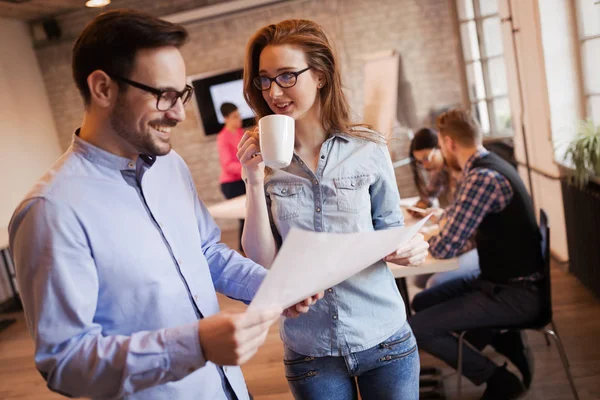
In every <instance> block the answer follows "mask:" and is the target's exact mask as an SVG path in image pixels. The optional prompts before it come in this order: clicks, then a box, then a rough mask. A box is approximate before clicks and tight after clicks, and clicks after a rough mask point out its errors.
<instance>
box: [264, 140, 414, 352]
mask: <svg viewBox="0 0 600 400" xmlns="http://www.w3.org/2000/svg"><path fill="white" fill-rule="evenodd" d="M265 191H266V197H267V208H268V210H269V218H270V221H271V225H272V230H273V232H274V234H275V237H276V239H277V240H278V241H281V239H283V240H285V237H286V235H287V234H288V232H289V231H290V229H291V228H292V227H293V226H294V227H297V228H301V229H306V230H312V231H315V232H343V233H347V232H368V231H373V230H379V229H387V228H391V227H399V226H402V225H403V224H404V218H403V216H402V212H401V210H400V196H399V194H398V187H397V185H396V178H395V175H394V169H393V166H392V162H391V159H390V155H389V152H388V150H387V148H386V147H385V146H384V145H379V144H376V143H373V142H369V141H365V140H361V139H356V138H352V137H349V136H346V135H333V136H331V137H330V138H328V139H327V140H326V141H325V143H323V145H322V146H321V151H320V154H319V159H318V165H317V170H316V173H313V172H312V171H311V170H310V168H308V167H307V166H306V165H305V164H304V162H303V161H302V160H301V159H300V158H299V157H298V156H297V155H294V157H293V160H292V163H291V164H290V166H288V167H286V168H284V169H280V170H277V169H275V170H272V171H271V173H270V174H268V175H267V178H266V180H265ZM365 250H366V249H365ZM306 251H310V249H309V248H307V249H306ZM337 251H344V249H338V250H337ZM339 268H344V266H343V265H340V266H339ZM405 322H406V312H405V309H404V303H403V301H402V297H401V296H400V294H399V292H398V288H397V286H396V283H395V281H394V278H393V275H392V273H391V272H390V270H389V269H388V267H387V266H386V264H385V262H383V261H379V262H377V263H375V264H374V265H372V266H371V267H369V268H367V269H365V270H364V271H362V272H360V273H358V274H356V275H354V276H353V277H351V278H350V279H348V280H346V281H344V282H342V283H341V284H339V285H337V286H335V287H333V288H331V289H329V290H327V291H325V297H324V298H323V299H322V300H320V301H318V302H317V303H316V304H315V305H314V306H312V307H311V309H310V311H309V312H308V313H307V314H303V315H301V316H300V317H298V318H296V319H286V320H283V321H282V325H281V335H282V339H283V341H284V343H285V345H286V346H288V347H289V348H290V349H292V350H294V351H295V352H297V353H300V354H304V355H308V356H315V357H323V356H338V355H347V354H349V353H353V352H357V351H362V350H366V349H369V348H371V347H373V346H375V345H377V344H379V343H381V342H382V341H383V340H385V339H387V338H389V337H390V336H392V335H393V334H394V333H395V332H396V331H398V330H399V329H400V328H401V327H402V326H403V325H404V323H405Z"/></svg>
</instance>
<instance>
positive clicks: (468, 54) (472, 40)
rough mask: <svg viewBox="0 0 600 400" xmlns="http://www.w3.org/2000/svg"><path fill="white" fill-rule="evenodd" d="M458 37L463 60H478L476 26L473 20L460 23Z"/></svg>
mask: <svg viewBox="0 0 600 400" xmlns="http://www.w3.org/2000/svg"><path fill="white" fill-rule="evenodd" d="M460 37H461V40H462V47H463V55H464V57H465V61H470V60H478V59H479V58H480V57H479V43H478V42H477V28H476V26H475V22H474V21H470V22H464V23H462V24H460Z"/></svg>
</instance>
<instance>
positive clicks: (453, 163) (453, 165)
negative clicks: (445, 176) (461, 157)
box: [444, 154, 462, 172]
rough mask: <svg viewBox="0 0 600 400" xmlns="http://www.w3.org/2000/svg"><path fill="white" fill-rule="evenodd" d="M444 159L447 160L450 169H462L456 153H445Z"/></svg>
mask: <svg viewBox="0 0 600 400" xmlns="http://www.w3.org/2000/svg"><path fill="white" fill-rule="evenodd" d="M444 161H445V163H446V165H447V166H448V167H449V168H450V169H452V170H454V171H456V172H460V171H462V168H461V167H460V165H459V164H458V159H457V158H456V156H455V155H453V154H444Z"/></svg>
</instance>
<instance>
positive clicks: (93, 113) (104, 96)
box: [9, 10, 318, 399]
mask: <svg viewBox="0 0 600 400" xmlns="http://www.w3.org/2000/svg"><path fill="white" fill-rule="evenodd" d="M186 39H187V32H186V31H185V29H184V28H182V27H180V26H177V25H174V24H171V23H168V22H165V21H162V20H159V19H156V18H154V17H151V16H148V15H146V14H142V13H136V12H131V11H119V10H116V11H111V12H108V13H105V14H102V15H100V16H98V17H96V18H95V19H94V20H93V21H92V22H90V23H89V24H88V25H87V27H86V28H85V30H84V31H83V33H82V34H81V35H80V37H79V38H78V39H77V42H76V43H75V46H74V48H73V76H74V78H75V82H76V84H77V87H78V89H79V91H80V92H81V94H82V97H83V100H84V104H85V112H84V117H83V123H82V125H81V128H80V129H77V130H76V131H75V134H74V136H73V143H72V144H71V146H70V147H69V149H68V150H67V152H66V153H65V154H64V155H63V156H62V157H61V158H60V160H58V162H57V163H56V164H55V165H54V166H53V167H52V168H51V169H50V171H49V172H48V173H47V174H45V175H44V177H43V178H42V179H41V180H40V181H39V182H38V184H37V185H36V186H35V187H34V188H33V189H32V191H31V192H30V193H29V194H28V195H27V196H26V198H25V200H24V201H23V202H22V203H21V204H20V205H19V207H18V208H17V210H16V212H15V214H14V216H13V219H12V221H11V224H10V228H9V230H10V247H11V251H12V254H13V256H14V259H15V266H16V269H17V277H18V281H19V287H20V292H21V296H22V300H23V304H24V309H25V316H26V319H27V323H28V326H29V328H30V332H31V333H32V335H33V337H34V339H35V344H36V349H35V361H36V366H37V368H38V370H39V371H40V373H41V374H42V376H43V377H44V379H46V381H47V382H48V387H49V388H50V389H51V390H53V391H56V392H59V393H61V394H64V395H67V396H70V397H92V398H125V397H127V398H129V399H247V398H248V391H247V389H246V386H245V383H244V379H243V376H242V374H241V371H240V369H239V367H227V366H228V365H238V364H242V363H244V362H245V361H247V360H248V359H249V358H250V357H252V356H253V355H254V354H255V353H256V351H257V349H258V347H259V346H260V345H261V344H262V343H263V342H264V340H265V337H266V334H267V331H268V328H269V326H270V324H271V323H272V322H273V321H274V320H275V319H277V318H278V317H279V314H280V312H281V310H271V311H264V312H259V313H252V314H250V313H249V314H240V313H229V312H220V311H219V305H218V302H217V297H216V294H215V290H216V291H219V292H221V293H223V294H225V295H227V296H229V297H231V298H235V299H239V300H242V301H245V302H248V301H250V300H251V299H252V297H253V296H254V294H255V293H256V291H257V289H258V286H259V285H260V283H261V282H262V280H263V278H264V276H265V273H266V271H265V270H264V269H263V268H262V267H261V266H259V265H257V264H255V263H254V262H252V261H250V260H248V259H246V258H243V257H241V256H240V255H239V254H238V253H237V252H235V251H233V250H231V249H229V248H228V247H226V246H225V245H224V244H222V243H220V242H219V241H220V231H219V229H218V227H217V225H216V224H215V222H214V221H213V219H212V218H211V217H210V215H209V214H208V212H207V210H206V208H205V207H204V205H203V204H202V203H201V202H200V201H199V199H198V196H197V193H196V188H195V186H194V181H193V179H192V177H191V175H190V172H189V170H188V168H187V166H186V164H185V163H184V162H183V160H182V159H181V157H180V156H179V155H177V154H176V153H175V152H173V151H171V142H170V137H171V131H172V129H173V128H174V127H175V126H176V125H177V124H178V123H180V122H182V121H183V120H184V119H185V109H184V105H185V104H186V103H187V102H188V101H189V100H190V98H191V96H192V92H193V90H192V88H191V87H190V86H188V85H186V71H185V65H184V61H183V58H182V56H181V53H180V51H179V47H180V46H181V45H183V43H184V42H185V41H186ZM317 297H318V296H315V298H310V299H307V300H306V301H304V302H302V304H298V305H296V306H294V307H292V308H290V309H288V310H286V315H287V316H292V317H293V316H296V315H297V314H298V313H299V312H307V311H308V306H310V305H311V304H312V303H313V302H314V301H315V300H316V298H317Z"/></svg>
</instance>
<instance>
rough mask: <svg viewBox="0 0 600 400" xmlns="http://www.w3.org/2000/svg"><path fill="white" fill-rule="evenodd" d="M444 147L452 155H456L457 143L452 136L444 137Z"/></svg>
mask: <svg viewBox="0 0 600 400" xmlns="http://www.w3.org/2000/svg"><path fill="white" fill-rule="evenodd" d="M444 145H445V146H446V148H447V149H448V150H450V151H451V152H452V153H456V141H455V140H454V139H452V138H451V137H450V135H446V136H444Z"/></svg>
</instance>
